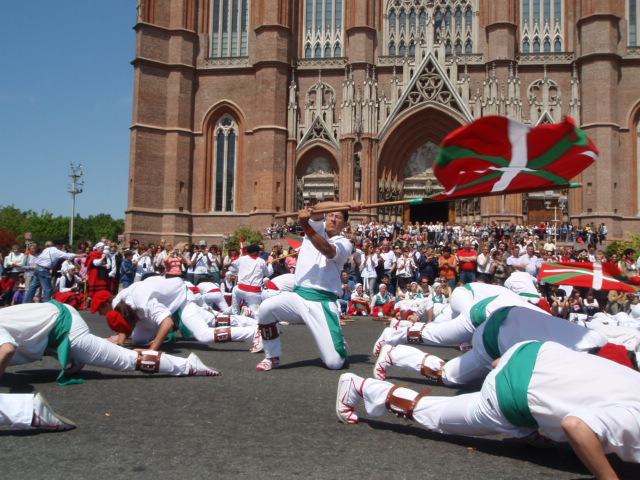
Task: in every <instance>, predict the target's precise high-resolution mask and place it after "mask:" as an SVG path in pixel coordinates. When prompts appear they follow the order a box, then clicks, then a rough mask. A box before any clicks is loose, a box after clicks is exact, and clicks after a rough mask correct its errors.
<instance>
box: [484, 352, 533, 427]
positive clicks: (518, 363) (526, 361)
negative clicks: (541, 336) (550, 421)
mask: <svg viewBox="0 0 640 480" xmlns="http://www.w3.org/2000/svg"><path fill="white" fill-rule="evenodd" d="M543 343H544V342H530V343H527V344H525V345H522V346H521V347H520V348H518V349H517V350H516V351H515V352H514V353H513V355H512V356H511V358H510V359H509V362H508V363H507V364H506V365H505V367H504V368H503V369H502V370H500V372H499V373H498V374H497V375H496V395H497V396H498V404H499V405H500V410H501V411H502V413H503V414H504V416H505V417H507V420H509V422H510V423H511V424H513V425H515V426H516V427H536V426H537V425H538V422H536V419H535V418H533V415H531V409H530V408H529V402H528V390H529V383H531V377H532V375H533V368H534V367H535V365H536V360H537V358H538V352H539V351H540V347H542V344H543Z"/></svg>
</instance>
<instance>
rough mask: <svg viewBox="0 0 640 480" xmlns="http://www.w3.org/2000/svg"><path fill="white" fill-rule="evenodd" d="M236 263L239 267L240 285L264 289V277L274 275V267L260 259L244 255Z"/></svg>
mask: <svg viewBox="0 0 640 480" xmlns="http://www.w3.org/2000/svg"><path fill="white" fill-rule="evenodd" d="M234 263H236V264H237V265H238V284H242V285H251V286H253V287H262V282H263V280H264V277H269V276H271V275H272V274H273V267H271V265H267V262H265V261H264V260H263V259H261V258H260V257H257V258H253V257H252V256H251V255H243V256H241V257H240V258H239V259H238V260H236V261H235V262H234Z"/></svg>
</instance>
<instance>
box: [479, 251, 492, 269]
mask: <svg viewBox="0 0 640 480" xmlns="http://www.w3.org/2000/svg"><path fill="white" fill-rule="evenodd" d="M486 259H487V255H485V254H484V253H481V254H480V255H478V260H477V263H478V266H477V267H476V270H477V271H478V273H489V269H490V268H491V257H489V259H488V260H487V264H486V265H485V266H484V267H481V266H480V264H482V263H484V261H485V260H486Z"/></svg>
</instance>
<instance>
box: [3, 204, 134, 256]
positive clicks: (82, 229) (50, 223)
mask: <svg viewBox="0 0 640 480" xmlns="http://www.w3.org/2000/svg"><path fill="white" fill-rule="evenodd" d="M73 223H74V228H73V230H74V232H73V238H74V244H73V245H72V247H73V248H74V249H76V248H77V247H78V245H79V243H80V241H82V240H91V241H93V242H95V241H97V240H99V239H100V238H102V237H107V238H108V239H109V240H114V241H115V240H117V238H118V235H120V234H121V233H123V232H124V220H122V219H113V218H112V217H111V215H107V214H104V213H102V214H99V215H95V216H91V215H90V216H89V217H87V218H83V217H81V216H80V215H76V217H75V218H74V220H73ZM0 225H2V227H3V228H5V229H6V230H7V231H9V232H11V233H12V234H13V235H15V237H16V239H17V243H19V244H22V243H24V234H25V233H27V232H30V233H31V240H32V241H33V242H36V243H37V244H38V245H43V244H44V242H46V241H47V240H54V239H60V240H65V241H66V239H68V238H69V217H63V216H60V215H58V216H56V217H54V216H53V214H52V213H50V212H47V211H42V212H41V213H37V212H35V211H33V210H27V211H20V210H18V209H17V208H16V207H14V206H13V205H10V206H7V207H2V206H0Z"/></svg>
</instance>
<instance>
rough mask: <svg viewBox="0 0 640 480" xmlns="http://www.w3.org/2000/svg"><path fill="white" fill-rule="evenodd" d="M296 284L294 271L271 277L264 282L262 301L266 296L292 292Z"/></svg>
mask: <svg viewBox="0 0 640 480" xmlns="http://www.w3.org/2000/svg"><path fill="white" fill-rule="evenodd" d="M295 286H296V275H295V274H294V273H285V274H283V275H278V276H277V277H274V278H272V279H271V280H269V281H268V282H267V283H265V284H264V290H262V301H263V302H264V301H265V300H266V299H267V298H271V297H274V296H276V295H279V294H280V293H281V292H293V287H295Z"/></svg>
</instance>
